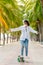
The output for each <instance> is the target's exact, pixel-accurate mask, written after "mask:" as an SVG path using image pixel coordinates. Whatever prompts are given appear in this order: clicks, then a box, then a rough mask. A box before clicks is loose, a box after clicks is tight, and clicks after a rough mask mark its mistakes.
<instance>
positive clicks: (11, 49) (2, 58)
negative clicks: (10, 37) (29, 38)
mask: <svg viewBox="0 0 43 65" xmlns="http://www.w3.org/2000/svg"><path fill="white" fill-rule="evenodd" d="M19 54H20V43H19V42H14V43H11V44H8V45H6V46H2V47H0V65H43V47H41V46H39V45H37V44H36V43H33V42H30V43H29V57H30V59H29V61H28V62H24V63H19V62H17V57H18V55H19Z"/></svg>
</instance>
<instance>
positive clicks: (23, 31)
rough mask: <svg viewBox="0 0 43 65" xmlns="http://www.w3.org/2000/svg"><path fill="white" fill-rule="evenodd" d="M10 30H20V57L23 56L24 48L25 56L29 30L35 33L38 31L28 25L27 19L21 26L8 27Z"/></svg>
mask: <svg viewBox="0 0 43 65" xmlns="http://www.w3.org/2000/svg"><path fill="white" fill-rule="evenodd" d="M10 31H11V32H15V31H21V36H20V43H21V57H23V54H24V48H25V56H26V57H28V44H29V38H30V32H32V33H36V34H38V32H37V31H35V30H33V29H32V27H30V24H29V22H28V21H27V20H24V21H23V25H22V26H20V27H18V28H13V29H10Z"/></svg>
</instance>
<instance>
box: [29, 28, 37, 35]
mask: <svg viewBox="0 0 43 65" xmlns="http://www.w3.org/2000/svg"><path fill="white" fill-rule="evenodd" d="M29 31H30V32H32V33H36V34H38V32H37V31H35V30H34V29H33V28H31V27H29Z"/></svg>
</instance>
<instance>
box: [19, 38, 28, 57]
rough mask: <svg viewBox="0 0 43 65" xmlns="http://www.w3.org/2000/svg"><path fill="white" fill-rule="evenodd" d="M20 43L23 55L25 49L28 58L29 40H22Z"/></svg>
mask: <svg viewBox="0 0 43 65" xmlns="http://www.w3.org/2000/svg"><path fill="white" fill-rule="evenodd" d="M20 42H21V55H22V56H23V53H24V48H25V53H26V56H28V39H25V40H20Z"/></svg>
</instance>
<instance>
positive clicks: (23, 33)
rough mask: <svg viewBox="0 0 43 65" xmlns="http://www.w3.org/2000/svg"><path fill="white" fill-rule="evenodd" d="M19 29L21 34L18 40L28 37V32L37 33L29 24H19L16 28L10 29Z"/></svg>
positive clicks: (12, 30)
mask: <svg viewBox="0 0 43 65" xmlns="http://www.w3.org/2000/svg"><path fill="white" fill-rule="evenodd" d="M20 30H21V36H20V40H25V39H28V40H29V39H30V32H32V33H36V34H38V32H37V31H35V30H33V29H32V28H31V27H30V26H27V27H26V26H25V25H24V26H20V27H18V28H14V29H11V32H15V31H20Z"/></svg>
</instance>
